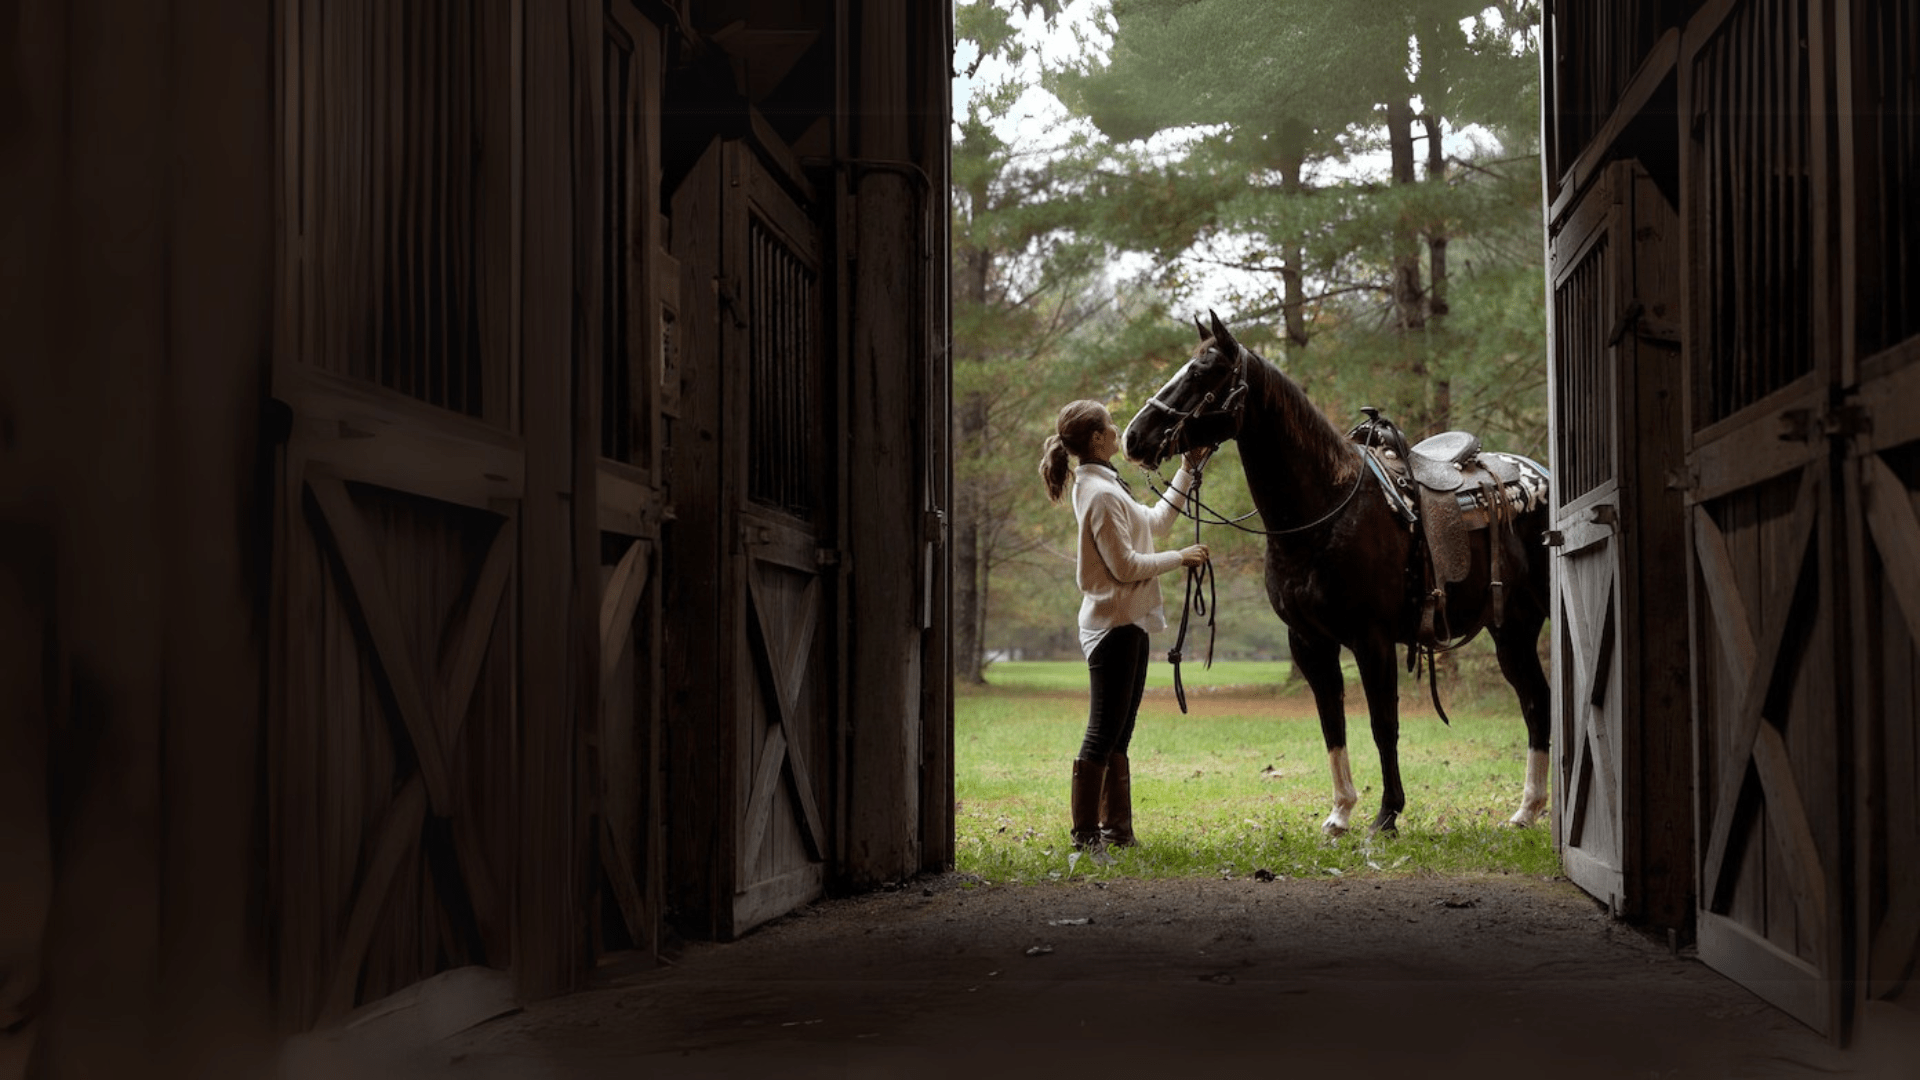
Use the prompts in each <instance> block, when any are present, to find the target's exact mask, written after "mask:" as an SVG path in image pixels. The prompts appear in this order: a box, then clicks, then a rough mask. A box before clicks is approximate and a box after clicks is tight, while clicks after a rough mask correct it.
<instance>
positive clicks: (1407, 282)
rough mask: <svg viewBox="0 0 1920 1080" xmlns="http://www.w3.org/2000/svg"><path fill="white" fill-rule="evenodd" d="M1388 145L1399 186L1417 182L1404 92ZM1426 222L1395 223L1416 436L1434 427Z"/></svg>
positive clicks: (1403, 348) (1398, 317)
mask: <svg viewBox="0 0 1920 1080" xmlns="http://www.w3.org/2000/svg"><path fill="white" fill-rule="evenodd" d="M1387 146H1388V148H1389V149H1390V150H1391V151H1392V161H1393V183H1394V186H1396V187H1398V186H1401V185H1410V184H1412V183H1414V169H1413V106H1412V104H1411V102H1410V101H1409V100H1408V99H1405V98H1402V99H1400V100H1398V101H1395V102H1392V103H1390V104H1389V105H1388V106H1387ZM1420 234H1421V228H1420V223H1419V222H1417V221H1414V220H1413V219H1412V218H1410V217H1409V216H1407V215H1406V214H1404V213H1403V214H1402V215H1401V217H1400V219H1399V220H1398V221H1397V222H1395V223H1394V229H1393V314H1394V323H1395V325H1396V326H1397V327H1398V328H1399V330H1400V353H1401V356H1402V357H1403V358H1404V361H1405V364H1406V366H1405V368H1404V369H1403V370H1405V371H1406V373H1407V379H1408V382H1407V384H1405V385H1407V386H1408V388H1409V389H1410V391H1411V392H1410V393H1409V394H1408V397H1407V401H1408V405H1409V406H1410V408H1409V415H1407V416H1405V417H1404V418H1403V420H1402V424H1401V427H1402V428H1403V429H1404V430H1406V432H1407V433H1408V434H1409V435H1411V436H1413V437H1414V438H1415V439H1418V438H1420V437H1421V436H1424V435H1429V434H1432V433H1433V430H1434V428H1433V425H1432V417H1431V416H1430V415H1428V409H1427V406H1426V401H1427V394H1426V388H1427V362H1426V344H1427V343H1426V335H1425V334H1423V333H1421V331H1423V330H1425V329H1426V326H1427V312H1426V297H1425V295H1424V293H1423V290H1422V289H1421V287H1420Z"/></svg>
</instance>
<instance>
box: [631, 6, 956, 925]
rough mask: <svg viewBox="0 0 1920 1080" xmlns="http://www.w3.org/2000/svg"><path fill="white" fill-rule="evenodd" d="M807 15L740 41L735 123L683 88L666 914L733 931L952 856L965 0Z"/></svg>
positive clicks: (674, 152) (670, 530)
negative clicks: (952, 108)
mask: <svg viewBox="0 0 1920 1080" xmlns="http://www.w3.org/2000/svg"><path fill="white" fill-rule="evenodd" d="M807 11H813V12H816V13H818V14H820V15H821V16H822V19H821V21H818V22H815V23H813V24H811V25H809V26H806V27H794V26H791V25H788V24H785V23H781V24H779V26H778V27H776V26H775V25H774V23H775V22H777V17H776V16H773V15H768V16H767V19H768V20H771V21H770V22H768V23H767V24H766V25H761V24H759V23H754V22H749V24H748V26H747V27H746V28H745V29H737V30H735V31H733V32H730V33H728V34H726V35H724V38H725V41H724V42H723V43H722V44H721V47H722V48H725V49H735V48H739V49H741V50H742V51H741V52H739V53H735V54H731V55H732V58H733V60H734V61H735V62H737V63H739V64H741V65H742V66H743V67H744V69H745V71H746V73H747V74H746V76H745V77H744V78H743V79H740V80H738V81H737V82H736V88H737V90H738V92H739V94H740V98H741V99H742V100H740V101H738V102H737V103H731V104H729V105H728V106H727V109H729V110H731V111H724V112H721V111H717V110H715V109H713V107H712V106H711V102H709V103H707V104H706V105H700V106H699V107H700V108H706V109H708V111H707V112H705V113H702V114H701V116H700V120H701V121H702V122H704V123H705V124H706V125H707V126H706V127H705V128H701V127H699V126H698V125H696V124H692V123H691V122H690V119H689V117H690V115H691V113H692V112H693V111H694V108H695V106H696V104H697V103H696V101H695V100H693V99H687V98H680V99H676V98H675V97H674V94H673V91H674V89H675V87H686V86H690V85H696V84H697V83H698V80H696V79H693V78H683V79H681V80H680V81H678V82H677V83H675V84H671V85H670V88H669V89H670V93H669V100H668V101H667V105H666V110H667V117H668V127H669V128H670V129H671V130H672V131H673V132H674V137H673V139H672V140H671V141H672V142H673V143H674V144H675V145H674V147H673V148H670V149H669V151H668V153H667V157H668V169H667V173H668V179H667V186H668V187H669V188H670V189H671V190H670V192H669V193H668V198H669V201H670V203H671V206H672V223H671V233H672V253H673V257H674V259H675V260H676V261H677V266H678V269H679V271H680V282H681V287H682V292H681V296H680V306H679V310H678V313H677V314H678V318H677V321H676V322H675V323H674V326H675V327H676V328H677V330H676V337H675V340H676V342H677V344H678V366H679V369H680V371H681V380H680V385H681V388H682V398H681V401H680V407H679V413H678V415H677V417H676V418H674V420H673V422H672V424H671V428H670V430H671V431H672V433H673V434H672V438H671V447H670V450H669V456H670V457H671V460H672V468H671V473H670V475H669V482H670V485H671V488H672V493H673V497H672V503H673V508H674V518H673V520H672V521H671V522H670V523H669V524H668V526H666V528H665V529H664V530H663V535H664V537H665V539H664V543H663V551H664V553H665V559H666V562H667V565H668V566H670V567H671V569H670V571H669V573H668V575H667V577H666V579H665V582H664V584H665V592H664V596H665V603H666V606H667V613H668V614H667V621H668V625H669V627H670V630H669V634H668V640H667V642H666V647H667V650H668V659H667V663H666V668H667V672H668V679H669V689H668V694H667V699H666V704H665V706H664V711H665V715H666V716H667V717H668V719H667V721H666V731H667V752H666V756H667V763H668V764H667V779H666V783H667V785H668V793H667V802H668V805H669V807H670V810H669V813H670V814H678V815H680V816H679V818H678V819H677V821H676V824H675V825H674V826H673V827H672V828H671V830H670V833H671V839H670V841H669V852H668V871H667V877H668V888H669V893H670V895H669V900H668V904H669V906H670V907H673V908H675V909H677V911H678V913H679V923H680V925H681V926H682V927H683V928H684V929H687V930H689V931H690V932H694V933H699V934H703V935H713V936H720V937H727V936H732V935H734V934H738V933H740V932H743V931H744V930H746V929H748V928H750V927H751V926H753V925H755V924H757V923H758V922H760V921H763V920H764V919H766V918H768V917H771V916H772V915H775V914H778V913H780V912H782V911H785V910H788V909H790V908H791V907H792V906H793V905H794V904H796V903H799V902H802V901H803V900H805V899H807V898H810V897H812V896H815V895H818V894H819V893H820V892H821V891H823V890H825V889H828V888H861V887H871V886H873V885H877V884H880V883H883V882H891V881H898V880H900V879H901V878H903V877H905V876H908V875H910V874H912V873H914V872H916V871H918V870H920V869H922V868H924V867H929V866H933V867H939V866H944V865H946V864H947V862H948V860H950V858H951V846H952V824H951V821H952V818H951V799H952V756H951V729H952V713H951V697H950V694H951V689H950V671H951V664H950V660H949V657H948V644H947V638H946V634H945V627H944V620H945V612H946V596H947V589H948V575H947V570H946V560H947V556H946V553H945V547H944V542H943V541H944V537H943V535H942V528H943V525H942V522H943V514H942V509H941V508H942V507H943V506H944V505H945V500H946V493H947V491H948V488H949V486H950V485H949V480H948V469H949V467H950V466H949V465H948V463H947V449H946V440H947V437H948V436H947V427H946V401H947V386H948V369H947V361H946V349H945V344H946V333H947V330H946V327H947V319H946V310H945V300H944V282H943V280H942V279H939V278H937V277H936V276H935V274H936V272H937V271H936V270H935V267H937V266H938V265H939V264H941V262H942V260H941V259H940V258H939V257H938V251H939V250H942V248H941V247H940V245H942V244H943V243H944V240H943V237H944V233H943V232H942V231H941V229H942V225H941V224H940V223H941V222H943V221H944V218H945V208H944V200H943V198H942V196H941V195H940V194H939V193H940V192H942V191H944V185H945V175H946V168H945V163H946V150H945V147H946V138H947V135H946V129H945V120H944V119H943V118H944V116H945V114H946V109H945V103H946V82H945V80H946V78H947V68H946V64H947V60H946V57H947V52H946V49H947V45H948V41H947V27H948V25H949V24H948V19H947V11H946V7H945V5H944V4H940V3H919V4H912V5H856V4H851V3H845V2H841V3H834V4H825V3H821V4H814V5H810V6H808V7H806V8H803V9H800V15H799V16H796V15H794V13H793V12H789V13H788V16H787V17H788V18H795V17H804V15H805V13H806V12H807ZM829 11H830V12H831V14H830V17H828V15H827V13H828V12H829ZM709 14H711V13H709ZM701 18H702V16H700V14H699V13H698V12H696V13H695V19H694V23H695V25H696V26H698V25H700V22H701ZM721 37H722V35H719V34H716V40H718V39H720V38H721ZM755 41H760V42H765V43H769V44H766V45H765V46H764V49H763V51H760V52H755V51H754V46H753V44H752V43H753V42H755ZM735 43H739V44H735ZM783 43H785V44H783ZM782 49H784V50H785V51H782ZM829 60H830V62H828V61H829ZM783 65H784V66H783ZM789 70H790V71H791V74H789V75H785V76H781V75H779V74H772V73H778V72H786V71H789ZM770 72H771V73H770ZM710 76H711V73H710ZM763 90H764V92H765V93H766V94H767V95H768V96H765V97H759V96H757V95H760V94H761V93H762V92H763ZM774 90H783V91H784V92H785V93H783V94H776V93H773V91H774ZM787 95H791V98H790V99H789V98H788V97H787ZM756 102H758V103H764V104H766V105H767V106H768V108H769V109H775V108H776V107H777V108H778V110H779V111H778V112H773V113H763V112H762V111H761V110H760V109H759V108H758V107H757V106H756ZM796 102H811V103H812V105H811V108H812V109H813V110H815V111H812V112H808V111H806V109H805V108H803V107H801V106H799V105H796V104H795V103H796ZM902 102H922V103H923V105H921V106H916V107H912V108H902V107H901V103H902ZM690 131H691V132H692V134H693V136H694V137H693V138H689V132H690ZM716 136H723V137H716ZM676 162H678V164H676ZM713 551H719V552H722V553H724V555H725V557H726V560H727V561H723V562H722V563H720V564H717V565H715V564H712V563H704V564H703V563H701V562H700V561H699V560H700V558H701V556H702V555H704V553H707V552H713ZM696 612H698V613H705V612H719V613H720V616H721V617H720V618H719V619H707V620H704V621H702V620H701V619H697V618H694V617H693V616H694V613H696ZM705 867H712V868H717V869H715V870H714V871H713V872H712V873H710V874H707V875H705V876H703V875H702V873H700V872H698V870H697V868H705Z"/></svg>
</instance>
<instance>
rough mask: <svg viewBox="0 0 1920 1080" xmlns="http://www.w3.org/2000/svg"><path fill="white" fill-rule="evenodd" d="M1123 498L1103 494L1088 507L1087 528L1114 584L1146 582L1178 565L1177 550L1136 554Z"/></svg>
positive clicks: (1178, 554) (1179, 561) (1121, 496)
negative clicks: (1119, 582) (1118, 582)
mask: <svg viewBox="0 0 1920 1080" xmlns="http://www.w3.org/2000/svg"><path fill="white" fill-rule="evenodd" d="M1124 500H1125V496H1123V495H1119V494H1114V495H1102V496H1098V497H1096V498H1095V499H1094V501H1093V502H1092V503H1091V504H1090V505H1089V506H1088V507H1087V528H1088V531H1089V532H1090V533H1091V534H1092V535H1093V544H1094V547H1095V548H1096V549H1098V550H1099V552H1100V561H1101V562H1104V563H1106V564H1107V572H1108V573H1109V574H1112V575H1113V577H1114V580H1115V581H1145V580H1146V579H1147V578H1151V577H1158V576H1160V575H1161V574H1164V573H1166V572H1167V571H1169V570H1173V569H1177V568H1178V567H1179V566H1180V565H1181V560H1180V552H1178V551H1136V550H1134V547H1133V542H1132V539H1131V537H1130V536H1129V534H1130V533H1131V532H1132V530H1131V529H1129V528H1128V524H1129V522H1128V518H1129V514H1128V511H1127V506H1126V504H1125V502H1124Z"/></svg>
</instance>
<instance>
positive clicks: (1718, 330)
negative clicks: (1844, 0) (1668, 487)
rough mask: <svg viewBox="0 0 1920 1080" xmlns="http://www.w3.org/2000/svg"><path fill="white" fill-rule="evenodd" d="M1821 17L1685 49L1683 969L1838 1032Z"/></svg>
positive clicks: (1714, 24)
mask: <svg viewBox="0 0 1920 1080" xmlns="http://www.w3.org/2000/svg"><path fill="white" fill-rule="evenodd" d="M1831 25H1832V24H1831V12H1830V11H1828V10H1825V5H1823V4H1821V3H1819V2H1818V0H1746V2H1743V3H1737V4H1730V5H1724V6H1723V7H1721V8H1720V9H1718V10H1711V11H1708V12H1706V13H1704V14H1703V15H1702V16H1701V17H1700V18H1698V19H1696V20H1695V21H1694V22H1693V23H1692V24H1690V25H1689V26H1688V28H1687V35H1686V40H1685V43H1684V44H1683V46H1682V49H1681V57H1680V71H1679V74H1680V80H1681V87H1680V90H1681V103H1682V108H1683V110H1684V115H1686V116H1687V117H1689V118H1690V119H1691V121H1692V122H1691V123H1690V125H1689V129H1688V137H1687V139H1686V141H1685V143H1684V145H1683V146H1682V151H1681V153H1682V161H1683V163H1684V173H1685V177H1686V183H1685V187H1684V190H1683V194H1682V200H1683V202H1682V214H1683V216H1684V217H1685V218H1686V219H1687V220H1688V221H1689V223H1690V224H1691V235H1690V238H1689V245H1688V247H1689V260H1688V261H1689V271H1690V275H1689V293H1688V300H1689V306H1690V310H1689V312H1688V323H1689V326H1688V329H1689V345H1690V348H1689V364H1688V368H1689V370H1688V383H1687V393H1688V409H1687V426H1688V433H1689V449H1688V455H1687V461H1688V468H1689V470H1690V477H1689V483H1690V486H1689V489H1688V492H1687V503H1688V506H1689V521H1688V526H1689V535H1690V537H1691V540H1692V544H1691V552H1690V560H1689V579H1690V593H1691V598H1692V608H1693V613H1694V614H1693V619H1694V649H1693V674H1694V680H1693V681H1694V691H1693V692H1694V721H1695V725H1696V732H1697V739H1698V742H1697V746H1696V753H1697V768H1698V773H1697V777H1698V781H1697V782H1698V789H1697V793H1696V795H1697V803H1696V806H1697V812H1698V814H1699V823H1700V824H1699V843H1698V861H1697V864H1696V865H1697V867H1698V873H1699V893H1698V897H1697V904H1698V916H1697V917H1698V923H1699V941H1700V955H1701V958H1702V959H1704V960H1705V961H1706V962H1707V963H1709V964H1711V965H1713V966H1714V967H1716V968H1718V969H1720V970H1722V971H1724V972H1726V973H1727V974H1729V975H1730V976H1732V977H1734V978H1735V979H1737V980H1739V981H1740V982H1742V983H1743V984H1745V985H1747V986H1748V987H1750V988H1752V989H1753V990H1754V991H1755V992H1756V993H1758V994H1760V995H1761V996H1762V997H1765V998H1767V999H1768V1000H1770V1001H1772V1002H1774V1003H1775V1004H1777V1005H1779V1006H1780V1007H1781V1008H1783V1009H1785V1010H1786V1011H1787V1012H1789V1013H1790V1014H1792V1015H1793V1016H1795V1017H1797V1018H1799V1019H1800V1020H1802V1021H1803V1022H1805V1023H1807V1024H1808V1025H1809V1026H1811V1027H1813V1028H1815V1029H1816V1030H1819V1031H1822V1032H1830V1033H1835V1034H1836V1035H1837V1034H1838V1033H1839V1032H1840V1031H1841V1030H1842V1025H1843V1023H1844V1018H1843V1016H1842V1009H1843V1008H1844V1006H1845V996H1844V995H1843V994H1842V992H1841V990H1842V988H1843V987H1844V985H1845V979H1846V976H1847V969H1848V967H1849V961H1848V958H1847V956H1846V955H1845V952H1844V937H1843V931H1844V926H1845V923H1846V922H1847V921H1848V916H1847V913H1846V907H1847V902H1846V897H1847V896H1848V895H1849V892H1850V886H1851V882H1850V881H1849V880H1848V877H1847V875H1848V873H1849V872H1850V870H1851V851H1850V849H1851V844H1850V843H1847V844H1843V843H1842V838H1843V837H1850V836H1851V828H1852V824H1851V806H1850V805H1849V804H1850V800H1848V799H1846V798H1845V797H1844V796H1843V794H1842V792H1843V791H1844V790H1845V787H1844V785H1845V783H1846V778H1845V776H1844V775H1843V773H1842V769H1843V767H1844V766H1845V765H1846V763H1847V760H1848V758H1849V756H1850V752H1851V739H1850V737H1849V734H1850V733H1849V731H1848V730H1847V728H1846V726H1844V725H1842V724H1840V723H1839V722H1838V718H1839V716H1842V715H1845V714H1846V712H1847V710H1845V709H1844V708H1838V707H1837V706H1839V704H1840V703H1841V702H1842V701H1843V700H1844V694H1845V691H1846V687H1844V686H1843V685H1841V684H1840V683H1838V682H1837V681H1836V676H1837V673H1839V672H1842V671H1844V670H1846V667H1847V665H1846V663H1845V662H1844V656H1845V653H1844V648H1845V643H1844V634H1845V625H1844V620H1845V612H1846V606H1845V601H1844V589H1845V582H1844V579H1843V578H1842V577H1840V575H1841V574H1843V573H1844V570H1843V567H1844V563H1843V562H1842V561H1841V559H1840V557H1839V549H1838V546H1837V545H1838V544H1839V543H1840V542H1841V541H1842V540H1843V538H1844V535H1845V533H1844V521H1843V518H1842V517H1841V512H1842V507H1841V503H1840V500H1839V498H1838V492H1837V490H1836V485H1835V479H1836V477H1837V475H1838V473H1837V471H1836V470H1837V467H1838V461H1837V459H1836V457H1835V452H1834V451H1835V445H1834V440H1833V438H1832V437H1831V436H1832V435H1833V434H1834V432H1833V430H1832V429H1831V428H1830V426H1829V425H1830V423H1831V421H1832V420H1833V414H1831V413H1830V412H1829V403H1830V402H1832V401H1833V400H1834V396H1835V393H1836V391H1837V388H1838V386H1839V384H1840V379H1841V377H1842V365H1841V359H1842V357H1841V349H1840V347H1839V345H1840V341H1841V330H1842V328H1841V324H1840V323H1839V321H1838V314H1839V312H1838V310H1837V308H1836V306H1835V305H1834V304H1833V303H1832V298H1833V297H1834V296H1835V295H1836V289H1837V287H1838V284H1839V282H1838V280H1837V278H1836V274H1837V271H1838V268H1839V266H1840V252H1839V251H1837V250H1836V249H1835V248H1834V246H1833V245H1834V238H1835V234H1834V229H1833V226H1834V224H1835V218H1834V207H1835V198H1836V195H1837V188H1836V181H1837V176H1836V169H1835V162H1836V152H1835V151H1836V147H1835V145H1834V143H1833V141H1832V140H1833V139H1834V136H1835V132H1834V130H1833V128H1832V126H1831V125H1828V124H1823V123H1818V122H1816V121H1815V118H1816V117H1823V116H1830V115H1832V113H1833V109H1834V102H1833V99H1832V94H1833V88H1834V81H1833V68H1832V64H1833V58H1834V55H1835V54H1834V48H1833V42H1832V40H1831V38H1830V37H1829V34H1830V33H1831Z"/></svg>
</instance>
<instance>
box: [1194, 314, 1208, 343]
mask: <svg viewBox="0 0 1920 1080" xmlns="http://www.w3.org/2000/svg"><path fill="white" fill-rule="evenodd" d="M1193 328H1194V329H1195V330H1198V331H1200V340H1201V341H1205V340H1207V328H1206V327H1205V326H1202V325H1201V324H1200V316H1198V315H1195V316H1194V317H1193Z"/></svg>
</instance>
